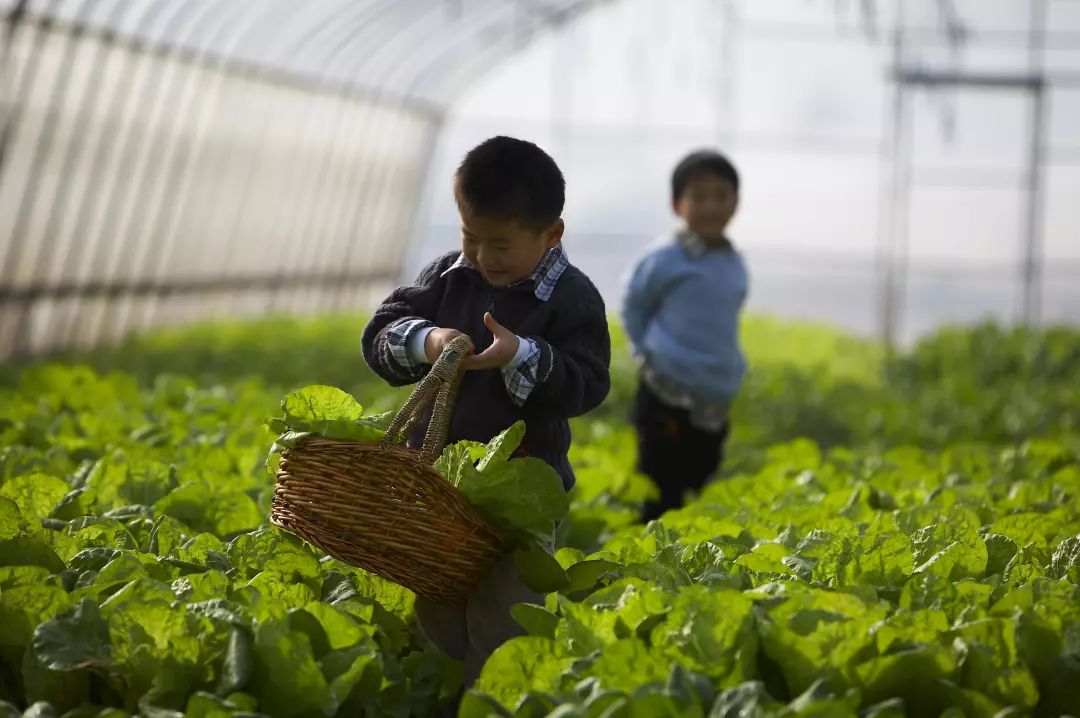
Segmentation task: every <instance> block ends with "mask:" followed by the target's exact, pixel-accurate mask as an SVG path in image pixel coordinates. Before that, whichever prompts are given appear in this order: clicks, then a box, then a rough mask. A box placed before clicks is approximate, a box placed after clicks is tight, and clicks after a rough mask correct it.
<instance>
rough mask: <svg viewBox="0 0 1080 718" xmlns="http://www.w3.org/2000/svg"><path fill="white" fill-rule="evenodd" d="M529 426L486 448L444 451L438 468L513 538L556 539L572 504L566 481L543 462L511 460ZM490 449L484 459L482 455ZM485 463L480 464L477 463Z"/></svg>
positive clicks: (516, 426) (519, 425)
mask: <svg viewBox="0 0 1080 718" xmlns="http://www.w3.org/2000/svg"><path fill="white" fill-rule="evenodd" d="M524 435H525V424H524V423H523V422H520V421H519V422H516V423H515V424H514V425H513V426H511V427H510V428H509V429H507V430H506V431H504V432H502V433H501V434H499V435H498V436H496V437H495V438H494V439H492V440H491V441H490V442H488V444H487V446H486V447H484V445H483V444H477V443H476V442H464V441H463V442H459V443H457V444H452V445H450V446H448V447H446V449H445V450H444V451H443V453H442V456H441V457H439V460H438V461H437V462H436V463H435V469H436V470H437V471H439V472H440V473H442V475H443V476H445V477H446V478H447V480H448V481H450V483H452V484H454V485H455V486H457V488H458V490H460V491H461V493H463V494H464V495H465V498H466V499H468V500H469V503H471V504H472V505H473V506H475V507H476V509H477V510H478V511H480V513H482V514H483V515H484V517H485V518H486V519H487V520H488V521H490V522H491V523H492V524H494V525H495V526H496V527H498V528H499V529H500V530H502V531H503V532H505V533H506V534H508V535H509V536H510V537H511V538H514V539H519V540H531V539H533V538H536V537H538V536H543V537H547V536H550V534H551V531H552V530H553V528H554V525H555V523H556V522H558V521H561V520H562V519H563V518H565V517H566V513H567V511H568V510H569V507H570V502H569V499H568V498H567V496H566V491H565V490H564V489H563V485H562V479H561V478H559V474H558V473H557V472H556V471H555V469H553V468H551V467H550V466H548V465H547V464H546V463H544V462H543V461H541V460H540V459H536V458H533V457H525V458H521V459H511V458H510V455H511V454H512V453H513V451H514V449H516V448H517V445H518V444H519V443H521V438H522V437H523V436H524ZM482 448H486V451H485V452H484V453H483V454H482V455H481V454H480V450H481V449H482ZM477 459H479V461H478V460H477Z"/></svg>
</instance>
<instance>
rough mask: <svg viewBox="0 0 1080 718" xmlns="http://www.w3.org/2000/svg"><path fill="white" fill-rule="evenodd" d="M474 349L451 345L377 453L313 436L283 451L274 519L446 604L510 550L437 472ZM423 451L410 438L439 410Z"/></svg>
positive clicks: (458, 599) (348, 559)
mask: <svg viewBox="0 0 1080 718" xmlns="http://www.w3.org/2000/svg"><path fill="white" fill-rule="evenodd" d="M468 347H469V345H468V340H467V339H466V338H465V337H459V338H458V339H457V340H455V341H454V342H452V343H451V344H450V345H449V346H448V347H447V348H446V349H445V350H444V351H443V353H442V356H440V357H439V359H438V361H437V362H435V364H434V366H432V368H431V371H430V372H429V373H428V374H427V376H425V377H424V378H423V379H422V380H421V381H420V383H419V384H417V386H416V389H415V390H413V393H412V395H411V396H410V397H409V400H408V401H407V402H406V403H405V405H404V406H403V407H402V408H401V411H399V412H398V413H397V416H395V417H394V420H393V422H391V424H390V428H389V429H388V430H387V433H386V438H385V439H384V440H383V442H382V444H381V445H378V446H374V445H369V444H360V443H356V442H351V441H333V440H329V439H322V438H316V437H312V438H309V439H307V440H305V441H303V442H302V443H301V444H299V445H298V446H296V447H294V448H292V449H290V450H289V451H287V452H285V453H284V454H283V455H282V457H281V466H280V469H279V470H278V474H277V486H276V487H275V490H274V500H273V507H272V509H271V513H270V520H271V521H272V522H273V523H274V524H277V525H278V526H280V527H281V528H283V529H285V530H286V531H290V532H292V533H294V534H296V535H297V536H299V537H301V538H303V539H304V540H306V541H308V542H309V543H311V544H314V545H315V546H317V547H318V548H320V549H322V550H323V551H325V552H326V553H328V554H330V555H331V556H333V557H335V558H337V559H340V560H341V561H344V562H345V563H348V564H350V565H353V566H359V567H360V568H363V569H366V570H368V571H371V572H372V573H375V574H378V575H379V576H382V577H383V578H386V579H388V580H390V581H394V582H395V583H398V584H401V585H402V586H405V587H406V588H408V589H410V590H412V591H413V592H415V593H416V594H418V595H420V596H423V597H424V598H427V599H430V600H432V601H436V602H438V603H442V604H446V605H456V604H460V603H462V602H463V601H464V600H465V598H466V597H467V596H468V594H469V592H470V591H471V590H472V589H473V587H475V586H476V584H477V583H478V582H479V581H480V579H482V578H483V577H484V576H485V575H486V574H487V573H488V571H489V570H490V569H491V567H492V565H493V564H494V563H495V562H496V561H497V560H498V558H499V556H500V555H501V554H502V552H503V549H504V540H503V537H502V536H501V535H500V534H499V532H498V531H497V530H496V529H495V528H493V527H492V526H491V525H490V524H489V523H488V522H487V521H485V520H484V518H483V517H482V516H480V514H479V513H477V511H476V509H474V508H473V507H472V505H470V504H469V502H468V501H466V500H465V497H464V496H463V495H462V494H461V492H460V491H458V490H457V489H456V488H455V487H454V486H453V485H451V484H450V483H449V482H448V481H447V480H446V479H444V478H443V477H442V476H441V475H440V474H439V473H438V472H436V471H435V469H433V468H432V464H433V463H434V462H435V459H436V458H438V456H439V454H440V453H441V452H442V449H443V446H444V445H445V443H446V434H447V431H448V429H449V424H450V416H451V414H452V413H453V406H454V401H455V399H456V398H457V391H458V387H459V386H460V384H461V375H462V369H461V359H462V358H463V357H464V356H465V354H466V352H467V351H468ZM432 406H433V409H432V416H431V422H430V423H429V425H428V429H427V433H426V435H425V437H424V445H423V448H422V449H421V450H419V451H417V450H416V449H410V448H407V447H405V445H404V444H405V439H406V437H407V436H408V434H409V432H410V430H411V429H412V428H413V427H414V426H415V425H416V422H417V421H418V420H419V419H420V417H421V416H422V415H423V413H424V412H425V411H426V410H427V409H428V407H432Z"/></svg>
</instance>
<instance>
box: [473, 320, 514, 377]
mask: <svg viewBox="0 0 1080 718" xmlns="http://www.w3.org/2000/svg"><path fill="white" fill-rule="evenodd" d="M484 326H486V327H487V328H488V330H489V331H490V332H491V334H492V336H493V337H495V339H494V341H492V342H491V346H489V347H488V348H487V349H485V350H484V351H482V352H480V353H479V354H474V355H471V356H467V357H465V359H464V361H463V362H462V365H463V366H464V367H465V368H466V369H501V368H503V367H504V366H506V365H507V364H509V363H510V360H511V359H513V358H514V356H515V355H516V354H517V350H518V346H519V345H520V343H521V340H520V339H518V336H517V334H514V333H513V332H512V331H510V330H509V329H507V328H506V327H504V326H503V325H502V324H499V323H498V322H497V321H495V317H493V316H491V312H486V313H485V314H484Z"/></svg>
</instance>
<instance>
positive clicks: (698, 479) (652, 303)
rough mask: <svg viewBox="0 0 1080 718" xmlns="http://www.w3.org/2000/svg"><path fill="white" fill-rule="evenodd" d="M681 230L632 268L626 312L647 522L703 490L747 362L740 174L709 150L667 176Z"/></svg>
mask: <svg viewBox="0 0 1080 718" xmlns="http://www.w3.org/2000/svg"><path fill="white" fill-rule="evenodd" d="M671 189H672V206H673V208H674V210H675V214H677V215H678V216H679V217H680V218H681V219H682V221H683V227H682V228H681V229H680V230H679V231H678V232H677V233H676V234H675V237H674V241H671V240H668V241H665V242H663V243H662V244H659V245H656V246H653V247H651V248H650V249H649V250H648V251H647V252H646V253H645V255H644V256H643V257H641V259H639V260H638V262H637V264H636V265H635V267H634V269H633V271H632V273H631V275H630V280H629V283H628V287H627V291H626V297H625V299H624V302H623V311H622V318H623V324H624V326H625V327H626V332H627V334H628V335H629V338H630V342H631V344H632V346H633V350H634V353H635V354H636V355H637V356H639V357H640V358H641V360H642V364H641V374H640V377H639V381H638V390H637V397H636V399H635V402H634V409H633V422H634V424H635V427H636V429H637V434H638V470H639V471H641V472H642V473H644V474H647V475H648V476H650V477H651V478H652V479H653V480H654V481H655V482H656V483H657V484H658V485H659V487H660V500H659V501H653V502H649V503H648V504H646V506H645V512H644V520H646V521H650V520H652V519H655V518H657V517H659V516H660V514H662V513H663V512H664V511H667V510H668V509H672V508H676V507H678V506H679V505H681V503H682V499H683V494H684V492H685V491H687V490H688V489H689V490H694V491H697V490H699V489H700V488H701V487H702V486H703V485H704V483H705V480H706V479H708V478H709V476H710V475H712V474H713V472H715V471H716V470H717V468H718V467H719V466H720V463H721V462H722V460H723V455H724V442H725V440H726V439H727V436H728V410H729V408H730V407H731V404H732V401H733V400H734V398H735V394H736V393H737V391H738V389H739V384H740V382H741V381H742V378H743V374H745V372H746V362H745V360H744V359H743V356H742V352H741V351H740V350H739V332H738V328H739V322H738V320H739V311H740V310H741V309H742V306H743V302H744V301H745V300H746V292H747V286H748V278H747V272H746V267H745V265H744V264H743V260H742V257H741V256H740V255H739V253H738V252H737V251H736V250H735V248H734V246H732V244H731V241H730V240H729V239H728V237H727V234H726V233H725V232H726V229H727V226H728V223H729V222H730V221H731V218H732V217H733V216H734V214H735V210H736V208H737V207H738V204H739V175H738V173H737V172H736V170H735V167H734V166H733V165H732V164H731V162H729V161H728V159H727V158H726V157H724V156H723V155H721V154H719V153H717V152H711V151H699V152H694V153H693V154H691V155H689V156H688V157H686V158H685V159H683V161H682V162H680V163H679V165H678V166H677V167H676V168H675V172H674V174H673V175H672V179H671Z"/></svg>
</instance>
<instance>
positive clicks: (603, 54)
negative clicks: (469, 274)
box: [0, 0, 1080, 359]
mask: <svg viewBox="0 0 1080 718" xmlns="http://www.w3.org/2000/svg"><path fill="white" fill-rule="evenodd" d="M0 15H2V17H3V25H2V33H0V359H3V358H12V357H17V356H20V355H28V354H40V353H47V352H52V351H57V350H63V349H68V348H77V349H81V348H88V347H93V346H99V345H103V344H109V343H112V342H114V341H115V340H117V339H119V338H121V337H123V336H125V335H127V334H129V333H131V332H133V331H137V330H140V329H144V328H149V327H157V326H163V325H174V324H179V323H185V322H188V321H192V320H196V319H206V318H215V319H220V318H229V319H232V318H241V317H247V316H262V315H267V314H316V313H327V312H339V311H350V312H356V311H365V310H367V309H370V308H371V307H372V306H373V305H374V303H375V302H377V301H378V300H379V299H380V298H382V296H384V295H385V293H386V292H387V291H388V290H389V289H390V288H391V287H392V286H393V285H394V284H395V283H398V282H400V281H403V280H408V279H411V278H412V277H413V276H414V275H415V273H416V272H417V271H418V269H419V268H420V267H421V266H423V264H424V263H425V262H426V261H428V260H429V259H430V258H431V257H433V256H434V255H435V254H437V253H439V252H442V251H445V250H448V249H451V248H453V247H455V246H456V245H457V243H458V235H457V231H458V230H457V213H456V209H455V207H454V205H453V202H452V199H451V194H450V181H451V176H452V174H453V170H454V168H455V166H456V164H457V163H458V162H459V161H460V159H461V157H462V155H463V154H464V153H465V152H466V151H467V150H468V149H469V148H470V147H471V146H473V145H475V144H476V143H477V142H479V141H481V140H483V139H485V138H487V137H489V136H492V135H495V134H509V135H514V136H518V137H523V138H527V139H530V140H533V141H535V142H537V143H538V144H540V145H541V146H542V147H544V148H545V149H546V150H548V151H549V152H550V153H551V154H552V155H553V156H554V157H555V159H556V161H557V162H558V163H559V164H560V166H561V167H562V168H563V171H564V173H565V174H566V177H567V184H568V204H567V208H566V213H565V218H566V221H567V226H568V231H567V239H566V244H567V247H568V249H569V253H570V256H571V257H572V259H573V260H574V261H575V262H576V263H577V264H579V265H580V266H581V267H582V268H583V269H584V270H585V271H586V272H588V273H589V274H590V275H591V276H592V277H593V279H594V281H595V282H596V283H597V285H598V286H599V287H600V288H601V291H602V292H603V293H604V295H605V297H606V299H607V300H608V302H609V305H610V308H612V309H614V308H615V307H616V306H617V302H618V300H619V298H620V294H621V279H622V276H623V273H624V271H625V269H626V268H627V267H628V266H629V265H630V263H631V262H632V261H633V259H634V257H635V255H636V254H637V253H639V252H640V251H642V249H643V248H644V247H645V246H646V245H647V244H648V243H649V242H650V241H652V240H654V239H656V238H657V237H658V236H660V235H662V234H664V233H665V232H667V231H669V230H670V229H671V228H672V227H673V223H674V218H673V216H672V215H671V211H670V190H669V176H670V172H671V169H672V168H673V167H674V165H675V163H676V162H677V161H678V160H679V158H680V157H681V156H682V155H683V154H685V153H686V152H688V151H690V150H692V149H696V148H700V147H715V148H719V149H721V150H722V151H724V152H725V153H727V154H728V155H729V156H730V157H731V158H732V159H733V160H734V162H735V163H736V165H737V166H738V168H739V169H740V171H741V173H742V175H743V192H742V206H741V210H740V213H739V215H738V216H737V218H736V220H735V222H734V224H733V226H732V229H731V234H732V238H733V240H734V241H735V243H736V244H737V245H738V246H739V247H740V248H741V249H742V250H743V251H744V253H745V255H746V257H747V259H748V262H749V265H750V271H751V275H752V278H751V293H750V299H749V309H750V310H751V311H754V312H758V313H772V314H777V315H781V316H787V317H795V318H805V319H813V320H820V321H826V322H830V323H833V324H836V325H838V326H840V327H842V328H844V329H847V330H849V331H851V332H854V333H857V334H861V335H866V336H873V337H880V338H882V339H884V340H886V341H888V342H892V343H897V344H901V345H908V344H910V343H911V342H912V341H913V340H914V339H915V338H917V337H919V336H921V335H923V334H925V333H927V332H928V331H930V330H932V329H934V328H936V327H938V326H939V325H942V324H946V323H969V322H975V321H979V320H983V319H987V318H994V319H998V320H1000V321H1002V322H1004V323H1010V324H1012V323H1016V324H1031V325H1045V324H1054V323H1077V322H1080V281H1078V279H1080V210H1078V209H1077V204H1076V203H1077V198H1078V197H1080V132H1078V130H1077V128H1080V1H1078V0H905V1H903V2H901V1H900V0H849V1H844V0H767V1H766V0H758V1H757V2H751V1H750V0H580V1H575V0H309V1H308V2H303V3H298V2H295V0H153V1H151V0H0Z"/></svg>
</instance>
